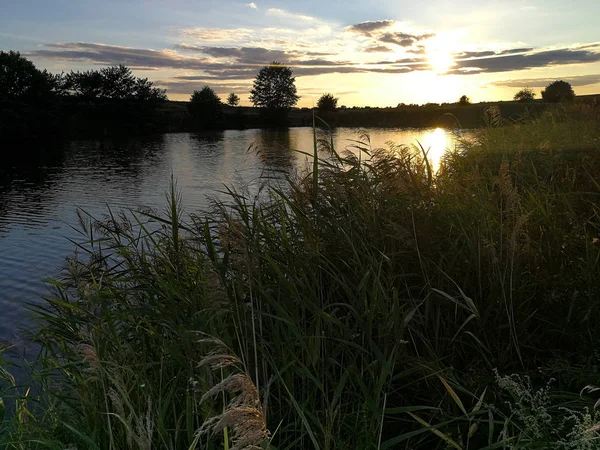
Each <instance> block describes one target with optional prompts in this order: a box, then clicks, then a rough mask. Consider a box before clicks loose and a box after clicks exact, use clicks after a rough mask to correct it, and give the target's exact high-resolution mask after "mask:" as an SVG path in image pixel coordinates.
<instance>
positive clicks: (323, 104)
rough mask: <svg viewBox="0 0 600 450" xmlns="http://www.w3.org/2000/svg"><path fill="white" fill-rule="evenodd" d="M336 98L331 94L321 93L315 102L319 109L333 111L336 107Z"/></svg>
mask: <svg viewBox="0 0 600 450" xmlns="http://www.w3.org/2000/svg"><path fill="white" fill-rule="evenodd" d="M338 100H339V99H338V98H336V97H334V96H333V94H323V95H322V96H321V98H319V101H318V102H317V108H318V109H319V110H320V111H335V110H336V109H337V103H338Z"/></svg>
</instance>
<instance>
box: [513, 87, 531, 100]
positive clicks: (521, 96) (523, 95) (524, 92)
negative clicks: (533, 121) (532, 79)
mask: <svg viewBox="0 0 600 450" xmlns="http://www.w3.org/2000/svg"><path fill="white" fill-rule="evenodd" d="M513 99H514V101H516V102H532V101H533V100H534V99H535V92H533V89H531V88H528V87H526V88H523V89H521V90H520V91H519V92H517V93H516V94H515V96H514V97H513Z"/></svg>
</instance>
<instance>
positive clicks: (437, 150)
mask: <svg viewBox="0 0 600 450" xmlns="http://www.w3.org/2000/svg"><path fill="white" fill-rule="evenodd" d="M419 142H420V143H421V145H422V146H423V149H425V151H426V152H427V159H428V160H429V164H430V165H431V168H432V169H433V171H434V172H437V170H438V169H439V167H440V163H441V160H442V158H443V156H444V155H445V154H446V152H447V151H449V150H452V149H453V148H452V147H453V145H454V142H455V139H454V137H453V136H452V135H451V134H450V132H449V131H447V130H444V129H442V128H436V129H435V130H430V131H427V132H424V133H423V138H422V140H420V141H419Z"/></svg>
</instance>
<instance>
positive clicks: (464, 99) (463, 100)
mask: <svg viewBox="0 0 600 450" xmlns="http://www.w3.org/2000/svg"><path fill="white" fill-rule="evenodd" d="M458 104H459V105H463V106H465V105H470V104H471V99H470V98H469V97H467V96H466V95H463V96H462V97H461V98H460V99H459V100H458Z"/></svg>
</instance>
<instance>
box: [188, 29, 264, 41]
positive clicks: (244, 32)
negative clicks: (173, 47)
mask: <svg viewBox="0 0 600 450" xmlns="http://www.w3.org/2000/svg"><path fill="white" fill-rule="evenodd" d="M181 34H183V35H184V36H188V37H191V38H194V39H199V40H201V41H242V40H246V39H250V38H251V37H252V35H253V30H251V29H248V28H201V27H197V28H184V29H183V30H181Z"/></svg>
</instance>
